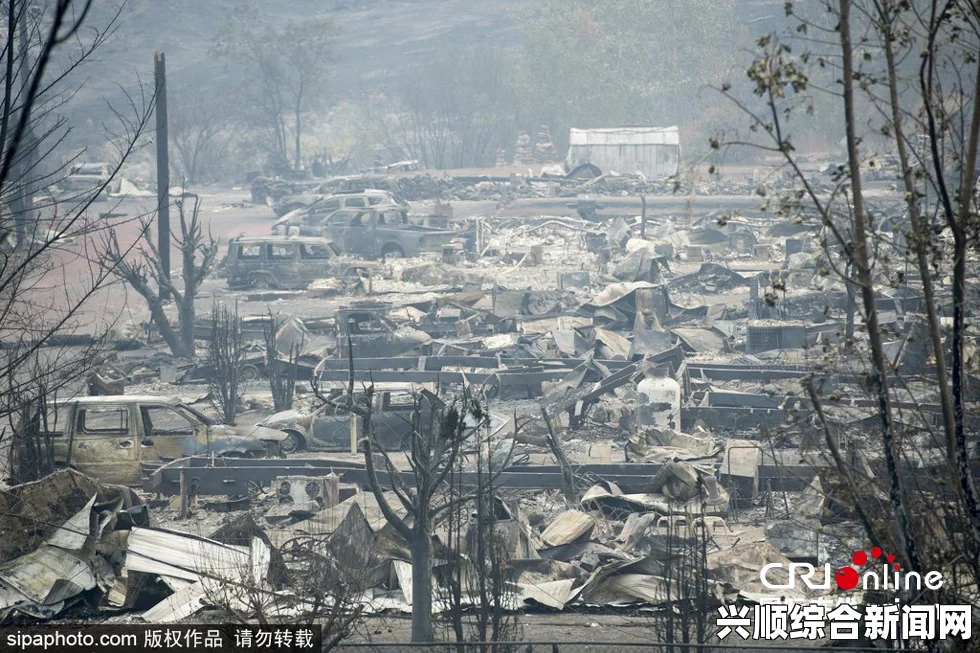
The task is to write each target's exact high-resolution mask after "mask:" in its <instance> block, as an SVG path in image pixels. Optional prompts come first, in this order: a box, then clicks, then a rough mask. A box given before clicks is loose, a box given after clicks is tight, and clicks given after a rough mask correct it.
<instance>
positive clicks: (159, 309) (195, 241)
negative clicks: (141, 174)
mask: <svg viewBox="0 0 980 653" xmlns="http://www.w3.org/2000/svg"><path fill="white" fill-rule="evenodd" d="M175 204H176V205H177V213H178V215H179V217H180V234H179V235H177V234H171V236H172V238H173V243H174V245H175V246H176V248H177V251H178V252H180V258H181V275H180V277H181V279H182V280H183V287H182V288H178V287H177V284H176V283H175V281H174V280H172V279H171V277H170V275H169V274H167V273H166V272H167V271H165V270H164V269H163V267H162V265H161V263H160V253H159V252H158V251H157V248H156V245H154V243H153V240H152V238H151V237H150V235H151V226H152V225H151V224H150V221H149V220H143V221H142V223H141V226H142V230H141V236H140V245H139V257H138V259H136V260H133V259H132V258H131V259H127V258H126V257H125V254H124V251H125V250H123V249H122V248H121V247H120V245H119V239H118V238H117V235H116V232H115V231H114V230H113V231H112V232H110V233H109V234H108V235H106V237H105V238H104V242H103V247H102V253H101V260H102V264H103V265H104V266H105V267H106V268H107V269H110V270H111V272H112V273H113V274H114V275H115V276H116V277H118V278H119V279H121V280H122V281H124V282H125V283H126V284H127V285H129V287H131V288H132V289H133V290H135V291H136V292H137V293H138V294H139V295H140V296H141V297H143V299H144V300H146V304H147V307H148V308H149V310H150V319H151V320H152V322H153V325H154V326H155V327H156V328H157V330H158V331H159V332H160V336H161V337H162V338H163V340H164V342H166V343H167V346H168V347H170V351H171V352H172V353H173V355H174V356H175V357H177V358H191V359H192V358H194V357H195V351H194V320H195V311H194V300H195V299H196V298H197V291H198V290H199V289H200V287H201V284H202V283H203V282H204V279H205V278H206V277H207V276H208V274H210V273H211V271H212V270H213V269H214V265H215V260H216V259H217V256H218V241H217V239H215V238H214V237H213V236H211V234H210V233H208V234H207V235H206V236H205V234H204V228H203V225H202V224H201V218H200V211H201V200H200V198H198V197H196V196H195V197H194V198H193V204H192V206H191V208H190V216H189V217H188V215H187V207H186V200H185V199H183V198H182V199H179V200H176V201H175ZM133 258H136V257H133ZM160 289H165V290H167V291H168V292H169V294H170V295H171V296H172V297H173V298H174V302H175V304H176V305H177V328H176V329H174V327H173V325H172V324H171V323H170V319H169V318H168V317H167V313H166V311H165V310H164V302H163V300H161V299H160V292H159V291H160Z"/></svg>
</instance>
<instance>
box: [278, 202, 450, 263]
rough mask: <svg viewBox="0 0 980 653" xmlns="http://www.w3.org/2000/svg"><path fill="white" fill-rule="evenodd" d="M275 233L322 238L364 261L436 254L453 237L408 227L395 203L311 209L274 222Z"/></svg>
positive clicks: (441, 231) (443, 231)
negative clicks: (325, 210)
mask: <svg viewBox="0 0 980 653" xmlns="http://www.w3.org/2000/svg"><path fill="white" fill-rule="evenodd" d="M273 230H274V231H276V232H277V233H292V232H293V231H298V232H299V235H304V236H322V237H324V238H328V239H330V240H331V241H332V242H333V243H334V245H335V246H336V247H337V248H338V249H339V250H340V251H342V252H345V253H347V254H353V255H355V256H361V257H364V258H372V259H373V258H389V257H390V258H401V257H405V256H411V257H414V256H419V255H420V254H422V253H424V252H440V251H442V249H443V247H445V246H446V245H449V244H450V243H452V242H453V241H454V239H455V238H456V233H455V232H454V231H450V230H448V229H436V228H433V227H425V226H421V225H415V224H410V223H409V221H408V211H407V210H406V209H405V208H404V207H403V206H401V205H398V204H383V205H378V206H372V207H368V208H364V209H353V208H344V209H340V210H338V211H334V212H333V213H330V214H329V215H327V216H325V217H321V216H320V214H318V213H317V212H316V211H315V210H313V207H311V209H310V210H309V211H306V212H297V213H296V214H290V215H288V216H286V217H284V218H283V219H282V220H280V221H278V222H277V223H276V224H275V226H274V227H273Z"/></svg>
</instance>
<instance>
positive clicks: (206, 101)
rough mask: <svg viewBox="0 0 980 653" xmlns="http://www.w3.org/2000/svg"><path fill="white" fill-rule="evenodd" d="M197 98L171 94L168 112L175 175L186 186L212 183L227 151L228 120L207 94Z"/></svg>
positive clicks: (192, 95)
mask: <svg viewBox="0 0 980 653" xmlns="http://www.w3.org/2000/svg"><path fill="white" fill-rule="evenodd" d="M209 90H210V89H209ZM201 95H202V94H199V93H187V94H175V97H174V101H171V102H170V106H169V108H168V111H169V120H170V122H169V130H170V131H169V134H170V140H171V142H172V143H173V146H174V150H175V151H176V155H177V156H176V157H175V159H176V160H175V163H176V168H177V174H178V176H182V177H184V178H185V179H186V183H187V184H188V185H193V184H197V183H200V182H202V181H207V180H212V179H214V178H215V176H216V175H217V174H218V168H219V165H220V160H221V159H222V158H223V157H224V156H225V155H226V154H227V150H228V140H229V139H228V136H227V134H226V133H225V129H226V125H227V123H228V116H227V114H226V113H224V112H222V111H221V109H220V107H219V105H218V103H217V102H215V100H214V98H213V97H211V96H210V94H209V95H208V96H207V97H201Z"/></svg>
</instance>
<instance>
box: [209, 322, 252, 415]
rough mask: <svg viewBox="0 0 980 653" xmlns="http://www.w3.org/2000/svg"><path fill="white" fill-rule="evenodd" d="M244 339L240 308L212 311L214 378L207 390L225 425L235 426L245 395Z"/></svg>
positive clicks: (210, 380) (211, 353)
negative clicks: (239, 313)
mask: <svg viewBox="0 0 980 653" xmlns="http://www.w3.org/2000/svg"><path fill="white" fill-rule="evenodd" d="M247 353H248V352H247V350H246V349H245V337H244V335H243V334H242V320H241V318H240V317H239V316H238V309H237V307H236V309H235V311H234V312H232V311H229V310H228V307H227V306H225V305H223V304H222V305H221V306H218V305H217V304H215V305H214V306H212V308H211V338H210V339H209V340H208V346H207V365H208V368H210V371H211V376H210V377H209V378H208V389H209V390H210V395H211V405H212V406H214V408H215V409H216V410H218V411H219V412H220V413H221V418H222V420H223V422H224V423H225V424H231V425H234V424H235V417H236V416H237V415H238V406H239V404H240V402H241V400H242V397H244V396H245V386H246V381H245V356H246V354H247Z"/></svg>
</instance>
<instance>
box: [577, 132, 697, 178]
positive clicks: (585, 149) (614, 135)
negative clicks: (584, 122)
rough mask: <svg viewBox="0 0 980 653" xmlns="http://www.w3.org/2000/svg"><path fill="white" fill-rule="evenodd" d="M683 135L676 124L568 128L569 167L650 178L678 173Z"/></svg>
mask: <svg viewBox="0 0 980 653" xmlns="http://www.w3.org/2000/svg"><path fill="white" fill-rule="evenodd" d="M680 160H681V138H680V131H679V130H678V128H677V127H606V128H601V129H576V128H574V127H573V128H572V129H570V130H569V136H568V156H567V157H566V159H565V162H566V163H567V164H568V167H569V168H574V167H575V166H578V165H581V164H583V163H592V164H594V165H597V166H599V168H600V169H601V170H602V171H603V172H619V173H622V174H634V173H642V174H643V175H644V176H645V177H647V178H649V179H659V178H662V177H670V176H671V175H675V174H677V170H678V168H679V166H680Z"/></svg>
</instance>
